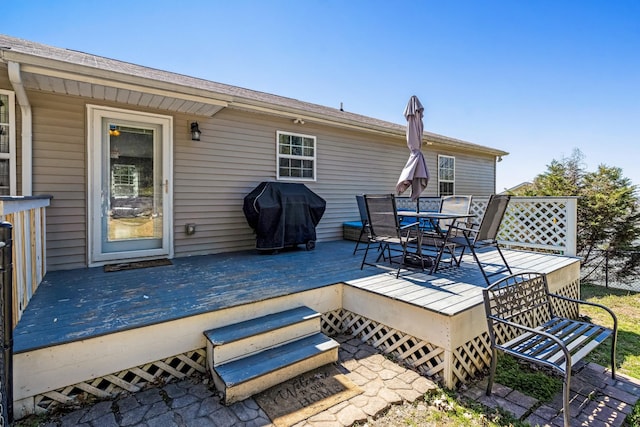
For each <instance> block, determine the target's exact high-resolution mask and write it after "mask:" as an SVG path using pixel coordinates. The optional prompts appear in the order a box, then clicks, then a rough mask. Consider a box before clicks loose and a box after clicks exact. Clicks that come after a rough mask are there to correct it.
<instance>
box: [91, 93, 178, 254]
mask: <svg viewBox="0 0 640 427" xmlns="http://www.w3.org/2000/svg"><path fill="white" fill-rule="evenodd" d="M88 117H89V138H88V139H89V157H90V161H89V171H90V173H89V176H90V179H89V186H88V188H89V195H88V200H89V218H90V236H89V253H90V260H89V264H90V265H97V264H103V263H105V262H111V261H131V260H133V259H144V258H157V257H167V256H169V257H170V256H173V253H172V246H173V245H172V235H171V226H170V225H171V223H172V218H171V212H172V211H173V209H172V205H171V203H172V197H171V195H172V186H171V180H170V172H171V165H172V161H171V160H172V159H171V155H172V150H171V146H172V144H171V135H172V133H173V131H172V118H171V117H168V116H160V115H154V114H147V113H140V112H134V111H127V110H119V109H113V108H107V107H98V106H89V107H88Z"/></svg>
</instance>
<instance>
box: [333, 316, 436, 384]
mask: <svg viewBox="0 0 640 427" xmlns="http://www.w3.org/2000/svg"><path fill="white" fill-rule="evenodd" d="M322 320H323V322H322V327H323V332H324V333H325V334H327V335H332V334H338V333H347V334H350V335H353V336H356V337H358V338H360V339H361V340H362V341H364V342H366V343H368V344H370V345H371V346H373V347H375V348H376V349H378V350H380V351H381V352H382V353H383V354H388V355H391V356H393V357H394V358H395V359H396V360H399V361H400V362H402V363H404V364H405V365H407V366H410V367H412V368H414V369H416V370H417V371H418V372H420V373H422V374H424V375H427V376H429V377H430V378H431V379H433V380H434V381H438V382H444V380H445V378H444V370H445V349H443V348H441V347H438V346H436V345H434V344H432V343H430V342H427V341H425V340H422V339H419V338H416V337H414V336H411V335H409V334H406V333H404V332H402V331H399V330H397V329H393V328H391V327H389V326H386V325H383V324H382V323H378V322H376V321H374V320H371V319H368V318H366V317H364V316H361V315H358V314H355V313H352V312H350V311H347V310H336V311H333V312H329V313H325V314H324V315H323V318H322Z"/></svg>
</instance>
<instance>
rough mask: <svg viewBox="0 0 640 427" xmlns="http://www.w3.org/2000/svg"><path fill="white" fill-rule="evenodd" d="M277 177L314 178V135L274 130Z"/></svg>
mask: <svg viewBox="0 0 640 427" xmlns="http://www.w3.org/2000/svg"><path fill="white" fill-rule="evenodd" d="M276 152H277V156H276V157H277V158H276V161H277V165H278V166H277V179H282V180H296V181H315V180H316V137H315V136H310V135H301V134H297V133H289V132H281V131H277V132H276Z"/></svg>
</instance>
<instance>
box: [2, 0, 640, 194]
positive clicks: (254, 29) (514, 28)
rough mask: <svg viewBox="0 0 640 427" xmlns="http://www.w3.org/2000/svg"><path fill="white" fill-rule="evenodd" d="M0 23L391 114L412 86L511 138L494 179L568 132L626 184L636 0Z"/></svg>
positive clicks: (87, 6) (123, 13)
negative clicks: (616, 169) (619, 171)
mask: <svg viewBox="0 0 640 427" xmlns="http://www.w3.org/2000/svg"><path fill="white" fill-rule="evenodd" d="M105 5H106V6H105ZM0 32H1V33H4V34H8V35H11V36H14V37H21V38H25V39H28V40H32V41H36V42H40V43H45V44H50V45H54V46H58V47H64V48H69V49H75V50H80V51H85V52H89V53H93V54H97V55H102V56H106V57H110V58H114V59H119V60H124V61H129V62H133V63H137V64H140V65H145V66H149V67H155V68H160V69H164V70H169V71H173V72H178V73H182V74H187V75H191V76H196V77H201V78H205V79H208V80H213V81H217V82H221V83H227V84H232V85H237V86H241V87H246V88H249V89H254V90H260V91H264V92H269V93H274V94H278V95H282V96H287V97H291V98H296V99H300V100H303V101H308V102H313V103H317V104H322V105H327V106H331V107H336V108H338V107H339V106H340V103H341V102H342V103H343V105H344V109H345V110H347V111H351V112H354V113H358V114H364V115H367V116H372V117H376V118H379V119H383V120H388V121H391V122H395V123H401V124H404V123H405V122H404V117H403V116H402V112H403V109H404V107H405V105H406V103H407V101H408V99H409V97H410V96H411V95H417V96H418V97H419V98H420V100H421V102H422V104H423V105H424V106H425V130H428V131H430V132H435V133H439V134H442V135H446V136H450V137H454V138H459V139H463V140H466V141H470V142H474V143H477V144H482V145H487V146H491V147H495V148H499V149H503V150H505V151H508V152H509V153H510V155H509V156H506V157H505V158H504V160H503V161H502V162H501V163H499V164H498V171H497V185H496V187H497V190H498V191H501V190H503V189H504V188H508V187H511V186H513V185H516V184H519V183H520V182H523V181H527V180H531V179H533V178H534V177H535V176H536V175H537V174H539V173H541V172H544V171H545V170H546V166H547V165H548V164H549V163H550V162H551V160H553V159H561V158H562V157H568V156H570V155H571V153H572V151H573V150H574V149H575V148H578V149H580V150H581V151H582V153H583V154H584V155H585V159H584V160H585V167H586V168H587V169H588V170H595V168H596V167H597V166H598V165H599V164H606V165H608V166H618V167H621V168H622V169H623V173H624V175H625V176H626V177H628V178H630V179H631V180H632V182H633V183H634V184H640V166H639V165H638V163H639V162H640V1H637V0H615V1H593V0H580V1H572V0H530V1H525V0H500V1H499V0H495V1H491V0H469V1H463V0H460V1H455V0H451V1H445V0H440V1H430V0H423V1H413V2H409V1H397V0H389V1H377V0H366V1H365V0H323V1H320V0H316V1H312V0H307V1H305V0H292V1H285V0H282V1H269V0H256V1H246V0H233V1H229V0H225V1H213V0H209V1H206V0H196V1H185V2H176V1H166V0H155V1H135V0H129V1H120V0H112V1H109V2H99V1H94V0H84V1H71V0H57V1H55V2H51V1H48V0H40V1H36V0H31V1H30V0H22V1H10V2H3V5H2V26H1V27H0Z"/></svg>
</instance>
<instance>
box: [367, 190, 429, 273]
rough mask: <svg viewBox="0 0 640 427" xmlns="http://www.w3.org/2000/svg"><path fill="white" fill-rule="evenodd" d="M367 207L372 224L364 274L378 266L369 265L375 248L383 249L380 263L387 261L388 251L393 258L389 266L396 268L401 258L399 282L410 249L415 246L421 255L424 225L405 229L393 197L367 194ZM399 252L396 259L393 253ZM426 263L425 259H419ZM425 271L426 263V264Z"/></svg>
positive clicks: (390, 195) (390, 257) (379, 256)
mask: <svg viewBox="0 0 640 427" xmlns="http://www.w3.org/2000/svg"><path fill="white" fill-rule="evenodd" d="M364 200H365V205H366V209H367V217H368V220H369V221H368V224H369V230H368V231H369V241H368V242H367V247H366V249H365V252H364V256H363V257H362V264H361V265H360V269H361V270H362V269H363V268H364V266H365V265H371V266H376V264H373V263H370V262H367V255H368V254H369V249H370V248H371V245H381V248H382V251H381V252H380V254H379V255H378V256H377V258H376V262H378V261H380V258H381V257H384V254H385V251H386V253H387V256H388V258H389V264H390V265H393V262H394V261H393V260H394V258H400V261H399V262H398V263H399V266H398V271H397V272H396V278H397V277H399V276H400V270H401V269H402V266H403V265H404V264H405V261H406V260H407V253H408V249H409V247H410V246H411V245H414V247H415V248H416V251H417V252H419V251H420V240H421V236H420V228H419V225H420V223H419V222H418V221H416V222H413V223H410V224H406V225H401V224H400V221H399V219H398V212H397V210H396V201H395V196H394V195H393V194H375V195H374V194H365V195H364ZM392 251H394V252H399V253H400V254H399V255H396V256H392V254H391V252H392ZM419 259H420V260H422V258H421V257H420V258H419ZM422 268H423V269H424V263H423V264H422Z"/></svg>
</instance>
